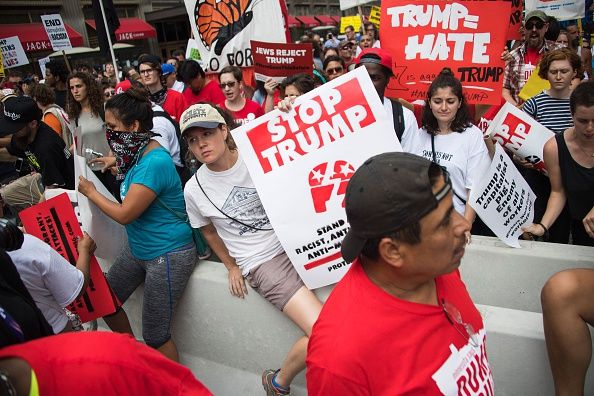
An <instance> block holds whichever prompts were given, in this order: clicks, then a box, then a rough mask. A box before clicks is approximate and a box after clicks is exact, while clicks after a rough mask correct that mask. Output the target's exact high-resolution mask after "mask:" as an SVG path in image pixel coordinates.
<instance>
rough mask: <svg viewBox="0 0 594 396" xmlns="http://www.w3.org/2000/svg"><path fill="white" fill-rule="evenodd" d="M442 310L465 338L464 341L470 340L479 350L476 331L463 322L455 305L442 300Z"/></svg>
mask: <svg viewBox="0 0 594 396" xmlns="http://www.w3.org/2000/svg"><path fill="white" fill-rule="evenodd" d="M441 308H442V309H443V312H444V313H445V316H446V318H447V319H448V321H449V322H450V323H451V324H452V326H454V328H455V329H456V331H457V332H458V333H459V334H460V335H461V336H462V337H464V339H466V340H468V341H469V342H470V344H471V345H472V346H473V347H475V348H478V346H479V339H478V335H477V334H476V331H474V328H473V327H472V325H471V324H469V323H466V322H464V321H463V320H462V314H461V313H460V310H458V308H456V306H455V305H454V304H452V303H450V302H448V301H446V300H443V299H442V300H441Z"/></svg>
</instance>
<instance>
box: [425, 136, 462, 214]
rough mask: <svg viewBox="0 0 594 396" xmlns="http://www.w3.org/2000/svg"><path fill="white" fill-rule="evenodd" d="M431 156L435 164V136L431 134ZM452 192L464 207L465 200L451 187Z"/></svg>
mask: <svg viewBox="0 0 594 396" xmlns="http://www.w3.org/2000/svg"><path fill="white" fill-rule="evenodd" d="M431 156H432V157H433V162H434V163H436V164H437V154H436V153H435V135H434V134H431ZM442 168H445V167H442ZM452 192H453V193H454V195H455V196H456V198H458V199H459V200H460V201H462V203H463V204H464V205H466V200H465V199H464V198H462V197H461V196H460V195H458V193H457V192H456V190H454V188H453V187H452Z"/></svg>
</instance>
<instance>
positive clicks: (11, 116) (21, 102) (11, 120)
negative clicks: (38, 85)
mask: <svg viewBox="0 0 594 396" xmlns="http://www.w3.org/2000/svg"><path fill="white" fill-rule="evenodd" d="M3 110H4V111H3V114H2V118H1V119H0V135H1V136H5V135H10V134H13V133H15V132H18V131H19V130H21V129H23V128H24V127H25V126H26V125H27V124H28V123H30V122H31V121H33V120H37V121H39V120H41V110H39V107H37V103H35V101H34V100H33V99H32V98H30V97H29V96H15V97H12V98H9V99H7V100H5V101H4V109H3Z"/></svg>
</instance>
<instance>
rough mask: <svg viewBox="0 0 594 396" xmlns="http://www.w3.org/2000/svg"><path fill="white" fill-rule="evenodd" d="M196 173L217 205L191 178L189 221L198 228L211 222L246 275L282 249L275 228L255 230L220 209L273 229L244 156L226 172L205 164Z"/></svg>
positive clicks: (187, 192)
mask: <svg viewBox="0 0 594 396" xmlns="http://www.w3.org/2000/svg"><path fill="white" fill-rule="evenodd" d="M196 175H197V176H198V180H199V181H200V185H201V186H202V188H203V189H204V192H205V193H206V194H207V195H208V198H210V199H211V200H212V202H213V203H214V205H216V208H215V207H214V205H213V204H212V203H210V201H209V200H208V198H207V197H206V196H205V195H204V193H203V192H202V191H201V190H200V187H199V186H198V183H197V182H196V178H195V177H192V178H191V179H190V180H189V181H188V182H187V183H186V186H185V188H184V197H185V199H186V210H187V211H188V217H189V218H190V224H191V225H192V227H194V228H199V227H203V226H205V225H208V224H210V223H212V224H213V225H214V227H215V228H216V230H217V233H218V234H219V236H220V237H221V239H222V240H223V242H224V243H225V246H226V247H227V250H229V254H230V255H231V257H233V258H234V259H235V261H236V263H237V265H238V266H239V267H240V268H241V272H242V274H243V275H244V276H245V275H247V274H248V273H249V272H250V270H251V269H253V268H255V267H257V266H258V265H260V264H262V263H264V262H266V261H268V260H270V259H272V258H274V257H276V256H278V255H279V254H281V253H282V252H283V248H282V246H281V244H280V241H279V240H278V238H277V237H276V234H275V233H274V231H272V230H271V231H260V230H254V229H253V228H250V227H246V226H244V225H241V224H239V223H238V222H236V221H234V220H231V219H229V218H228V217H227V216H225V215H223V214H222V213H221V212H219V210H217V208H219V209H220V210H222V211H223V212H224V213H225V214H227V215H228V216H230V217H233V218H235V219H237V220H239V221H241V222H242V223H245V224H247V225H251V226H253V227H257V228H263V229H269V228H272V227H271V225H270V221H269V220H268V216H267V215H266V212H265V211H264V207H263V206H262V203H261V202H260V197H259V196H258V192H257V191H256V188H255V187H254V182H253V181H252V178H251V177H250V174H249V173H248V170H247V167H246V166H245V163H244V162H243V159H242V158H241V155H239V157H238V158H237V162H236V163H235V165H233V166H232V167H231V168H230V169H228V170H226V171H222V172H213V171H211V170H209V169H208V168H207V167H206V166H202V167H201V168H200V169H198V172H196Z"/></svg>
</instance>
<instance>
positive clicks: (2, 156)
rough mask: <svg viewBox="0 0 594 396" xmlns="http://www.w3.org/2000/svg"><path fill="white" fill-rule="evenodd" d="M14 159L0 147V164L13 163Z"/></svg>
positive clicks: (4, 148)
mask: <svg viewBox="0 0 594 396" xmlns="http://www.w3.org/2000/svg"><path fill="white" fill-rule="evenodd" d="M14 161H16V157H15V156H14V155H12V154H10V153H9V152H8V150H6V147H0V162H14Z"/></svg>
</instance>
